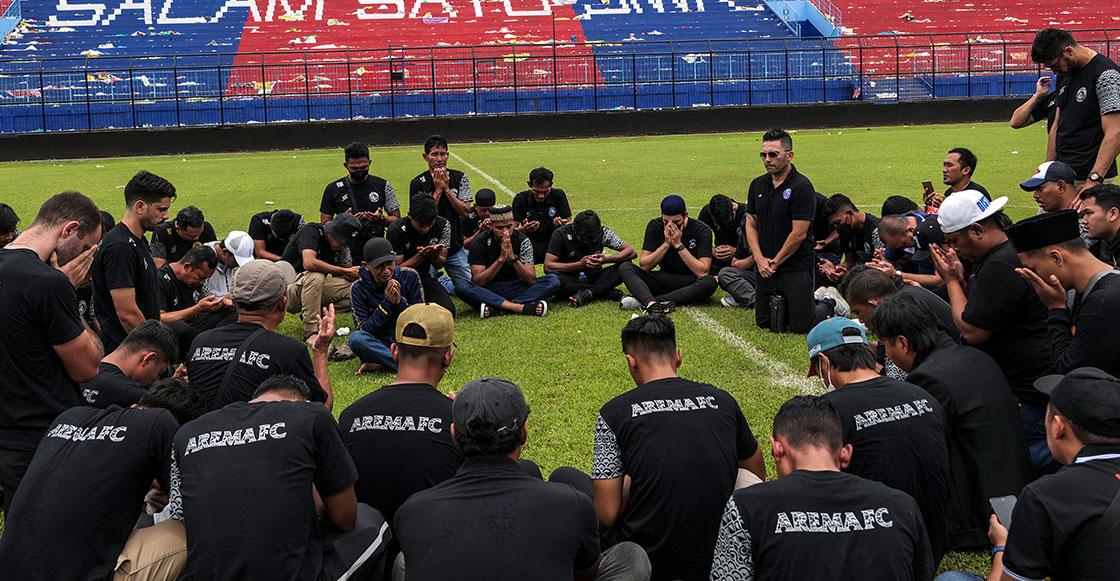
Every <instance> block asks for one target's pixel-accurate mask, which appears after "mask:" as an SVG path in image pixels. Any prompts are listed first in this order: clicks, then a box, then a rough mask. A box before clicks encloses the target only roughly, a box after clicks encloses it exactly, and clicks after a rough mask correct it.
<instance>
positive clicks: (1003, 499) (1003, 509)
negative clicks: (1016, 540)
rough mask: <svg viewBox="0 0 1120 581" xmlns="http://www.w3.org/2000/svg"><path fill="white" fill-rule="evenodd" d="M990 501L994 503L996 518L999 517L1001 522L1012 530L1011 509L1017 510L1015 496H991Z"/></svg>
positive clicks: (993, 508)
mask: <svg viewBox="0 0 1120 581" xmlns="http://www.w3.org/2000/svg"><path fill="white" fill-rule="evenodd" d="M988 503H989V504H991V505H992V510H993V511H995V513H996V518H998V519H999V524H1001V525H1003V526H1004V528H1006V529H1009V530H1010V529H1011V511H1013V510H1015V496H1014V495H1008V496H996V497H994V498H989V499H988Z"/></svg>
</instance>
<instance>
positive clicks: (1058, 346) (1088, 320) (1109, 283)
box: [1046, 270, 1120, 375]
mask: <svg viewBox="0 0 1120 581" xmlns="http://www.w3.org/2000/svg"><path fill="white" fill-rule="evenodd" d="M1109 272H1110V274H1108V275H1105V276H1104V277H1102V278H1101V279H1100V280H1099V281H1097V284H1096V285H1094V286H1093V289H1092V291H1091V292H1090V293H1089V294H1087V295H1081V294H1078V295H1077V297H1076V298H1075V299H1074V304H1073V313H1072V314H1071V313H1070V311H1069V310H1067V309H1050V310H1049V312H1048V315H1047V320H1046V332H1047V337H1048V338H1049V342H1050V350H1051V352H1052V353H1053V355H1054V370H1055V371H1056V372H1057V373H1069V372H1070V371H1073V370H1074V369H1077V368H1079V367H1097V368H1100V369H1103V370H1105V371H1107V372H1108V373H1111V374H1112V375H1120V326H1118V325H1117V321H1116V314H1117V313H1120V277H1118V276H1117V271H1115V270H1113V271H1109ZM1075 330H1076V332H1075Z"/></svg>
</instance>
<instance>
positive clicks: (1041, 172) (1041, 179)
mask: <svg viewBox="0 0 1120 581" xmlns="http://www.w3.org/2000/svg"><path fill="white" fill-rule="evenodd" d="M1076 180H1077V172H1075V171H1073V168H1072V167H1070V166H1069V165H1067V164H1065V163H1063V162H1060V161H1048V162H1046V163H1043V164H1040V165H1039V166H1038V171H1037V172H1035V174H1034V175H1033V176H1031V179H1029V180H1027V181H1025V182H1023V183H1021V184H1019V187H1020V188H1023V189H1024V190H1027V191H1028V192H1033V191H1034V190H1035V188H1037V187H1038V186H1041V185H1042V184H1044V183H1046V182H1058V181H1062V182H1065V183H1067V184H1072V183H1073V182H1074V181H1076Z"/></svg>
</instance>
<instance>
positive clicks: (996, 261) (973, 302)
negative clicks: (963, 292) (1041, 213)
mask: <svg viewBox="0 0 1120 581" xmlns="http://www.w3.org/2000/svg"><path fill="white" fill-rule="evenodd" d="M1022 267H1023V263H1021V262H1019V256H1018V254H1016V253H1015V248H1014V247H1013V246H1012V245H1011V242H1004V243H1002V244H1000V245H999V246H996V247H995V248H993V249H992V251H991V252H989V253H988V255H987V256H985V257H984V258H983V259H982V260H981V261H980V262H978V263H977V264H976V268H975V269H974V271H973V275H972V281H971V282H970V283H969V284H968V304H967V305H966V306H965V308H964V313H963V314H962V315H961V318H962V319H963V320H964V322H966V323H968V324H969V325H973V326H975V327H979V328H981V329H984V330H987V331H989V332H990V333H991V334H992V336H991V338H989V339H988V340H987V341H985V342H983V343H981V344H979V345H975V347H976V348H977V349H980V350H981V351H983V352H985V353H987V354H988V355H991V356H992V359H995V360H996V363H999V366H1000V368H1001V369H1003V373H1004V374H1005V375H1007V381H1008V382H1009V383H1010V384H1011V389H1012V390H1013V391H1014V392H1015V395H1016V397H1018V398H1019V403H1022V404H1029V405H1034V406H1044V405H1046V402H1047V399H1048V398H1047V397H1046V395H1044V394H1042V393H1041V392H1039V391H1038V390H1036V389H1035V388H1034V380H1036V379H1038V378H1039V377H1042V376H1043V375H1046V374H1048V373H1051V372H1052V370H1053V369H1054V366H1053V362H1052V360H1051V358H1050V346H1049V345H1048V344H1047V339H1046V307H1045V306H1043V305H1042V301H1040V300H1039V299H1038V294H1037V293H1035V292H1034V289H1033V288H1031V286H1030V285H1029V284H1028V283H1027V281H1025V280H1023V277H1021V276H1019V273H1017V272H1015V269H1016V268H1022Z"/></svg>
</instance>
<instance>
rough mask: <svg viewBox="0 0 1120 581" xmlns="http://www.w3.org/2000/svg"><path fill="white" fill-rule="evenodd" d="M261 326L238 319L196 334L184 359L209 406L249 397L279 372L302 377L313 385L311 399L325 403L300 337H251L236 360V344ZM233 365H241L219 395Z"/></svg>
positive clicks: (260, 335) (216, 407) (271, 335)
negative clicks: (227, 370) (228, 368)
mask: <svg viewBox="0 0 1120 581" xmlns="http://www.w3.org/2000/svg"><path fill="white" fill-rule="evenodd" d="M260 328H261V326H260V325H258V324H256V323H240V322H238V323H233V324H232V325H223V326H221V327H218V328H216V329H211V330H209V331H203V332H202V333H200V334H199V335H198V336H197V337H195V338H194V342H193V343H191V352H190V355H189V356H188V357H187V361H186V365H187V373H188V375H189V376H190V378H191V383H193V384H194V386H195V387H197V388H198V391H199V392H201V393H202V397H203V400H204V401H206V402H207V404H208V407H209V408H210V409H218V408H220V407H223V406H225V405H226V404H229V403H232V402H238V401H249V400H250V399H252V397H253V392H255V391H256V390H257V388H258V387H260V385H261V383H262V382H264V380H266V379H268V378H269V377H272V376H273V375H277V374H285V375H294V376H296V377H298V378H300V379H302V380H304V381H305V382H307V386H308V387H310V388H311V399H312V401H317V402H323V401H327V392H325V391H323V388H322V387H321V386H320V385H319V380H318V379H315V370H314V368H313V367H312V365H311V356H310V355H308V354H307V346H306V345H304V344H303V343H301V342H300V341H298V340H296V339H293V338H291V337H287V336H285V335H281V334H279V333H276V332H273V331H265V332H263V333H261V334H259V335H257V336H256V337H255V338H254V339H253V341H252V342H251V343H250V344H249V346H248V347H247V348H246V349H245V352H244V354H243V355H242V356H241V358H240V360H239V361H237V362H236V363H234V361H233V359H234V356H235V355H237V351H238V348H239V347H241V345H242V344H243V343H244V342H245V340H246V339H247V338H248V337H249V335H252V334H253V332H255V331H256V330H257V329H260ZM229 365H236V366H237V367H236V368H235V369H234V371H233V374H232V375H230V377H229V385H227V386H226V388H225V390H224V391H222V392H221V393H219V391H220V389H219V388H220V387H221V384H222V379H223V378H224V377H225V374H226V368H227V367H228V366H229Z"/></svg>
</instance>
